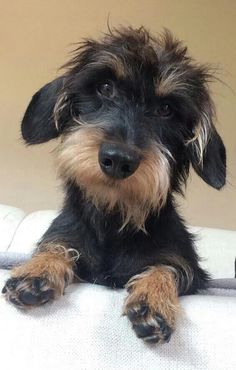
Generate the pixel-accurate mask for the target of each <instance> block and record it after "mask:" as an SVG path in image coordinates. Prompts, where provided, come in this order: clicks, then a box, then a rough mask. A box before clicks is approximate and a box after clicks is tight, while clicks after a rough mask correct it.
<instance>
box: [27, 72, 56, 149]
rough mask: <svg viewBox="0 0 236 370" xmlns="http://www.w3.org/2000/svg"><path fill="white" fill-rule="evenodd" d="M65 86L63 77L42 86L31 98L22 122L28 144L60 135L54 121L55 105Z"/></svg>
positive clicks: (41, 141)
mask: <svg viewBox="0 0 236 370" xmlns="http://www.w3.org/2000/svg"><path fill="white" fill-rule="evenodd" d="M62 87H63V77H59V78H57V79H55V80H54V81H52V82H50V83H48V84H47V85H45V86H44V87H42V88H41V89H40V90H39V91H38V92H37V93H36V94H35V95H34V96H33V98H32V99H31V102H30V103H29V106H28V108H27V110H26V112H25V115H24V117H23V120H22V124H21V132H22V136H23V139H24V140H25V141H26V143H27V144H40V143H44V142H46V141H49V140H51V139H54V138H56V137H57V136H59V134H60V133H59V130H58V128H57V127H56V124H55V121H54V107H55V104H56V102H57V99H58V94H59V92H60V91H61V89H62Z"/></svg>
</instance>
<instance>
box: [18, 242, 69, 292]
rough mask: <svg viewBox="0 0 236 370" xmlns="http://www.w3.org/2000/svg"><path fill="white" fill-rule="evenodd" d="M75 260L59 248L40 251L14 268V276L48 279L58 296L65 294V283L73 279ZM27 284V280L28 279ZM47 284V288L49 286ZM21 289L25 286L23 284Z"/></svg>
mask: <svg viewBox="0 0 236 370" xmlns="http://www.w3.org/2000/svg"><path fill="white" fill-rule="evenodd" d="M73 265H74V261H73V259H72V258H71V257H70V256H69V253H68V252H66V253H65V252H64V250H62V249H61V250H60V251H59V249H58V247H57V248H56V249H55V250H51V251H49V250H48V251H45V252H40V253H38V254H35V255H34V256H33V257H32V259H31V260H30V261H29V262H27V263H25V264H23V265H21V266H18V267H15V268H14V269H13V270H12V274H11V276H12V277H17V278H20V277H25V278H26V279H27V278H34V277H41V278H45V279H47V281H48V284H47V285H48V286H49V287H50V288H52V289H54V290H55V294H56V296H60V295H62V294H63V292H64V289H65V285H66V284H69V283H71V282H72V281H73V278H74V272H73ZM26 284H27V280H26ZM48 286H47V288H48ZM21 290H24V286H22V284H21Z"/></svg>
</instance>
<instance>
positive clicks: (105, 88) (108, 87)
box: [97, 81, 114, 98]
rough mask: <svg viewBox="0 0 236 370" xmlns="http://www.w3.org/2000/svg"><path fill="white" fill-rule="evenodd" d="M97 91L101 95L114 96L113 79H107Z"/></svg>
mask: <svg viewBox="0 0 236 370" xmlns="http://www.w3.org/2000/svg"><path fill="white" fill-rule="evenodd" d="M97 91H98V93H99V94H100V95H103V96H106V97H107V98H112V96H113V95H114V86H113V84H112V82H111V81H107V82H105V83H102V84H100V85H98V87H97Z"/></svg>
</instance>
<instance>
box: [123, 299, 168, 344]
mask: <svg viewBox="0 0 236 370" xmlns="http://www.w3.org/2000/svg"><path fill="white" fill-rule="evenodd" d="M125 314H126V315H127V317H128V319H129V320H130V321H131V323H132V327H133V329H134V331H135V333H136V335H137V337H138V338H142V339H143V340H144V341H145V342H149V343H165V342H169V340H170V337H171V334H172V332H173V324H172V325H171V324H170V323H168V321H167V319H166V318H164V317H163V315H162V314H160V312H158V311H153V310H152V309H151V307H150V306H149V305H148V303H147V302H136V303H135V302H133V303H132V304H129V305H128V306H126V307H125Z"/></svg>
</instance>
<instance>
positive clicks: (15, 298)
mask: <svg viewBox="0 0 236 370" xmlns="http://www.w3.org/2000/svg"><path fill="white" fill-rule="evenodd" d="M2 293H3V294H4V296H5V298H6V300H7V301H8V302H10V303H12V304H13V305H15V306H17V307H18V308H31V307H33V306H39V305H42V304H44V303H46V302H48V301H51V300H53V299H54V297H55V294H56V292H55V289H54V288H53V287H52V286H50V282H49V280H48V279H46V278H42V277H24V276H21V277H12V278H10V279H8V280H7V281H6V284H5V286H4V287H3V289H2Z"/></svg>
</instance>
